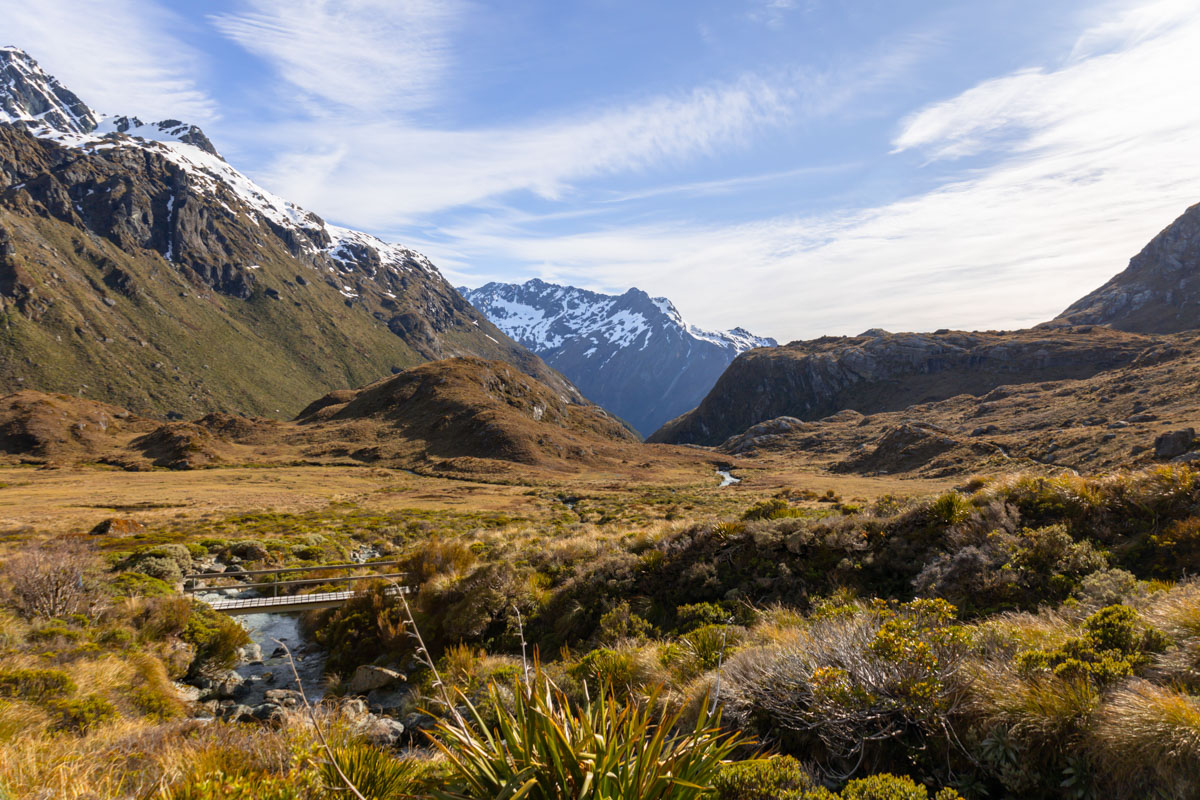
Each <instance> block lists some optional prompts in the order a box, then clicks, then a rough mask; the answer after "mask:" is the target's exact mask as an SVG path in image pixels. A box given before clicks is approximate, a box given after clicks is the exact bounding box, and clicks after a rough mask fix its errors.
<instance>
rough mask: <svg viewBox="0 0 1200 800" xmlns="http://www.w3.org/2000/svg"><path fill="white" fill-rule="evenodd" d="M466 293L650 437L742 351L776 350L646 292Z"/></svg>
mask: <svg viewBox="0 0 1200 800" xmlns="http://www.w3.org/2000/svg"><path fill="white" fill-rule="evenodd" d="M460 291H462V292H463V293H464V295H465V296H466V298H467V299H468V300H469V301H471V303H472V304H473V305H475V307H476V308H478V309H479V310H480V311H482V312H483V313H484V314H486V315H487V317H488V319H490V320H491V321H492V322H493V323H495V324H496V325H497V326H498V327H499V328H500V329H501V330H503V331H504V332H505V333H507V334H508V335H509V336H511V337H512V338H513V339H515V340H516V341H518V342H520V343H521V344H523V345H524V346H525V347H527V348H529V349H530V350H532V351H534V352H535V353H537V354H538V355H540V356H541V357H542V358H544V359H545V360H546V363H548V364H550V365H551V366H552V367H554V368H555V369H557V370H559V371H560V372H562V373H563V374H564V375H566V376H567V377H568V378H569V379H570V380H571V381H572V382H573V383H575V385H576V386H578V387H579V389H580V391H582V392H583V394H584V395H585V396H586V397H587V398H588V399H590V400H592V401H593V402H595V403H598V404H599V405H601V406H603V407H604V408H606V409H608V410H609V411H611V412H612V413H614V414H616V415H617V416H619V417H621V418H622V419H624V420H626V421H628V422H629V423H630V424H631V425H633V427H634V428H636V429H637V430H638V431H640V432H641V433H642V434H643V435H645V434H648V433H650V432H652V431H654V430H656V429H657V428H658V427H659V426H660V425H661V424H662V423H663V422H665V421H667V420H668V419H671V418H672V417H674V416H676V415H678V414H680V413H682V412H683V411H686V410H687V409H689V408H692V407H694V406H695V405H696V404H697V403H698V402H699V401H700V399H701V398H703V397H704V395H705V393H706V392H707V391H708V390H709V389H710V388H712V385H713V383H715V382H716V380H717V378H718V377H719V376H720V375H721V373H722V372H723V371H724V370H725V368H726V367H727V366H728V365H729V362H731V361H732V360H733V359H734V357H735V356H737V354H738V353H741V352H744V351H746V350H748V349H750V348H752V347H770V346H774V345H775V340H774V339H767V338H762V337H757V336H754V335H752V334H750V333H748V332H747V331H745V330H743V329H741V328H736V329H734V330H732V331H703V330H700V329H698V328H696V327H694V326H691V325H688V324H687V323H686V322H684V320H683V318H682V317H681V316H680V314H679V312H678V311H677V310H676V309H675V307H674V305H672V304H671V302H670V301H669V300H667V299H666V298H664V297H657V298H651V297H650V296H648V295H647V294H646V293H645V292H643V291H641V290H640V289H630V290H629V291H627V292H626V293H625V294H623V295H620V296H613V295H604V294H598V293H596V292H589V291H586V290H583V289H576V288H574V287H571V286H557V285H555V284H551V283H546V282H544V281H540V280H531V281H527V282H526V283H524V284H506V283H489V284H487V285H486V286H483V287H481V288H479V289H475V290H466V289H461V290H460Z"/></svg>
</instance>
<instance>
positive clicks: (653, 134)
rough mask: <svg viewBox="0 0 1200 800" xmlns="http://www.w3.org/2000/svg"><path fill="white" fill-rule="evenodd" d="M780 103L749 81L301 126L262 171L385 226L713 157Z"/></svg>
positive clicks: (281, 133)
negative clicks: (467, 121)
mask: <svg viewBox="0 0 1200 800" xmlns="http://www.w3.org/2000/svg"><path fill="white" fill-rule="evenodd" d="M788 99H789V98H788V95H787V93H786V92H785V91H784V90H781V89H779V88H777V87H775V86H772V85H771V84H768V83H766V82H764V81H761V80H757V79H753V78H747V79H744V80H742V81H739V82H737V83H733V84H728V85H722V86H711V87H706V88H701V89H696V90H695V91H692V92H690V93H687V94H683V95H680V96H677V97H658V98H654V99H651V100H648V101H645V102H638V103H631V104H629V105H626V106H622V107H613V108H610V109H607V110H600V111H594V112H590V113H586V114H583V115H579V116H574V117H571V116H568V117H564V118H562V119H558V120H548V121H542V122H533V123H528V124H525V125H520V126H514V127H509V128H494V129H483V130H459V131H444V130H428V129H421V128H414V127H408V126H404V125H397V124H395V123H394V122H392V121H388V120H375V121H372V122H363V123H359V124H355V125H345V126H343V125H339V124H330V125H326V126H314V125H310V124H307V123H305V124H303V125H297V126H295V127H294V128H286V129H282V130H277V131H274V132H273V135H274V136H277V137H279V138H281V139H282V140H286V141H293V142H294V141H301V142H305V141H306V142H308V143H309V147H308V148H305V149H303V150H295V151H293V152H289V153H286V154H284V155H282V156H281V157H280V158H279V159H278V160H277V161H276V162H275V163H273V164H272V165H271V166H270V167H268V168H267V169H266V170H264V171H263V173H262V174H261V176H260V177H262V179H263V180H264V181H265V182H266V183H267V184H268V185H270V186H271V187H272V188H273V189H275V190H276V191H278V192H279V193H281V194H283V195H285V196H287V197H289V198H291V199H295V200H296V201H298V202H301V203H302V204H307V205H308V206H310V207H313V208H316V209H318V210H319V211H320V212H321V213H324V214H327V215H330V216H332V217H335V218H337V219H339V220H348V221H352V222H353V223H354V224H356V225H365V226H369V227H372V226H387V225H391V224H395V223H396V222H397V220H398V219H404V218H412V217H413V215H417V214H421V213H426V212H431V211H436V210H438V209H444V208H450V207H454V206H460V205H464V204H469V203H476V202H481V201H483V200H485V199H487V198H490V197H495V196H498V195H503V194H506V193H509V192H513V191H520V190H527V191H531V192H535V193H537V194H539V195H541V196H543V197H549V198H554V197H559V196H561V195H562V194H563V193H564V192H565V191H568V188H567V186H566V184H567V182H569V181H572V180H576V179H580V178H585V177H591V176H596V175H604V174H610V173H613V172H628V171H636V170H640V169H644V168H647V167H649V166H651V165H656V164H662V163H671V162H676V161H678V160H680V159H684V158H692V157H696V156H699V155H704V154H708V153H712V152H714V151H715V150H716V149H717V148H719V147H724V146H729V145H733V144H737V143H738V142H739V141H742V140H744V139H746V138H747V137H748V136H749V135H750V134H751V133H752V132H753V131H754V130H755V129H756V128H757V127H758V126H761V125H771V124H775V123H776V122H777V121H778V120H780V119H781V118H784V117H786V116H787V115H788V114H789V113H790V110H789V104H788Z"/></svg>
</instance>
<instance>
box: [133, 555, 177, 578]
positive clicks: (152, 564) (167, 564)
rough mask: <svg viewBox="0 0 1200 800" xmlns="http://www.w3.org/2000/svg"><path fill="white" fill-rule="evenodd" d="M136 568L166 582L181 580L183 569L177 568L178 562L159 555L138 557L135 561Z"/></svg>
mask: <svg viewBox="0 0 1200 800" xmlns="http://www.w3.org/2000/svg"><path fill="white" fill-rule="evenodd" d="M137 569H138V571H139V572H141V573H143V574H145V575H149V576H150V577H151V578H155V579H157V580H159V581H162V582H164V583H168V584H175V583H179V582H180V581H182V580H183V570H182V569H180V568H179V563H178V562H176V561H175V560H173V559H170V558H163V557H161V556H147V557H145V558H140V559H138V561H137Z"/></svg>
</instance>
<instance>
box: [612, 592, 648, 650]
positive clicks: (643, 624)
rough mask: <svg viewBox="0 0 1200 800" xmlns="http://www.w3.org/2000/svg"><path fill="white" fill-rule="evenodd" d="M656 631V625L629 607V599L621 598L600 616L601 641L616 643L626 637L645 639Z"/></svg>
mask: <svg viewBox="0 0 1200 800" xmlns="http://www.w3.org/2000/svg"><path fill="white" fill-rule="evenodd" d="M653 633H654V626H653V625H651V624H650V623H649V622H648V621H647V620H645V619H643V618H641V617H640V616H638V615H637V614H635V613H633V611H632V610H631V609H630V608H629V601H628V600H621V602H619V603H617V604H616V605H615V606H613V607H612V609H610V610H609V611H608V612H606V613H605V614H603V615H601V617H600V631H599V635H600V641H602V642H606V643H608V644H615V643H617V642H620V641H623V640H625V639H635V640H639V641H640V640H644V639H648V638H649V637H650V636H651V635H653Z"/></svg>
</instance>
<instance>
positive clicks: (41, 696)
mask: <svg viewBox="0 0 1200 800" xmlns="http://www.w3.org/2000/svg"><path fill="white" fill-rule="evenodd" d="M74 692H75V682H74V681H73V680H71V676H70V675H68V674H67V673H65V672H63V671H62V670H58V669H6V670H0V697H12V698H17V699H20V700H31V701H34V702H39V703H44V702H46V701H48V700H55V699H58V698H62V697H66V696H67V695H70V694H73V693H74Z"/></svg>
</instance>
